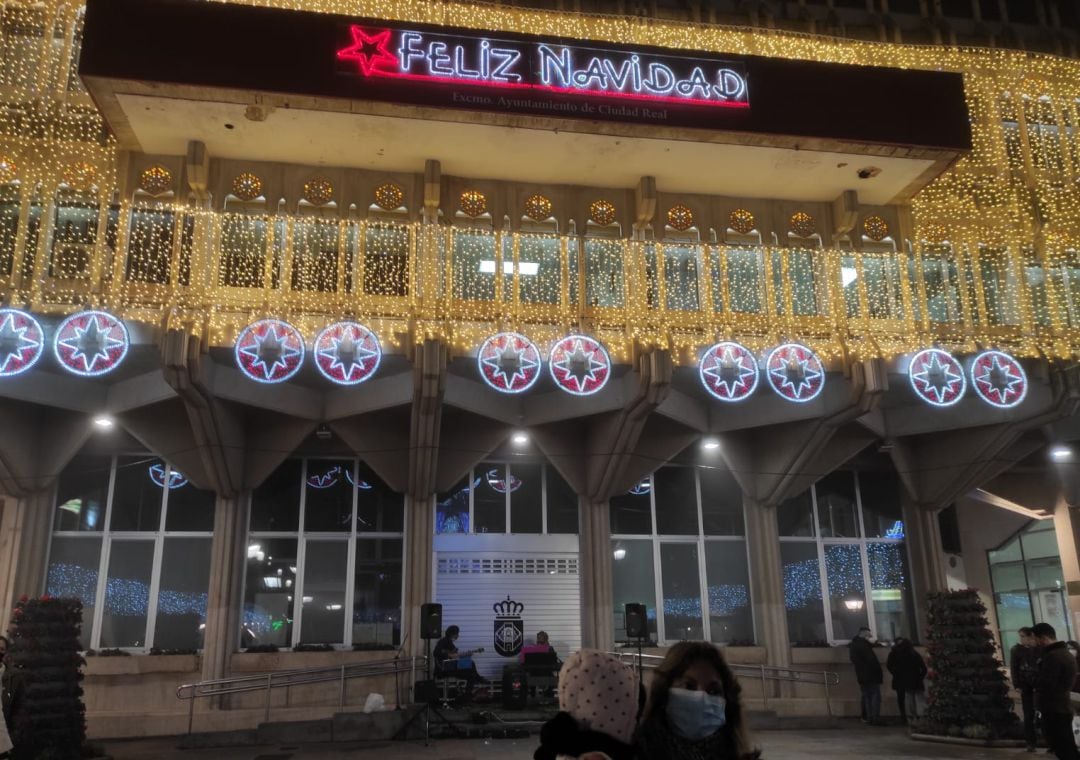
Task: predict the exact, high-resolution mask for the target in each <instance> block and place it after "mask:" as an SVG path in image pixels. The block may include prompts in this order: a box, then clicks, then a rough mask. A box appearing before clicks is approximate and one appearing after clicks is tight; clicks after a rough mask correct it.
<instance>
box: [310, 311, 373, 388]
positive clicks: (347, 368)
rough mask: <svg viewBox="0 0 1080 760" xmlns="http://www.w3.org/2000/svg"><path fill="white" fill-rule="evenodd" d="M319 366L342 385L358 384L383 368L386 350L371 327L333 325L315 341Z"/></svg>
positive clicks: (330, 378) (316, 362) (340, 323)
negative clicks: (380, 366) (383, 353)
mask: <svg viewBox="0 0 1080 760" xmlns="http://www.w3.org/2000/svg"><path fill="white" fill-rule="evenodd" d="M314 351H315V366H316V367H317V368H318V370H319V372H321V373H322V375H323V377H325V378H326V379H327V380H331V381H333V382H335V383H338V384H339V385H356V384H358V383H362V382H364V381H365V380H367V379H369V378H370V377H371V376H372V375H374V374H375V371H376V370H377V369H378V368H379V362H380V361H381V360H382V348H381V347H380V346H379V339H378V338H376V337H375V333H373V332H372V331H371V330H369V329H368V328H366V327H364V326H363V325H360V324H357V323H356V322H338V323H337V324H333V325H330V326H329V327H327V328H326V329H325V330H323V331H322V332H321V333H319V336H318V337H317V338H315V349H314Z"/></svg>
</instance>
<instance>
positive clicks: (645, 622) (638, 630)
mask: <svg viewBox="0 0 1080 760" xmlns="http://www.w3.org/2000/svg"><path fill="white" fill-rule="evenodd" d="M623 622H624V627H625V628H626V638H628V639H637V677H638V687H639V688H643V687H644V685H645V682H644V681H643V680H642V678H641V659H642V657H641V646H642V642H643V641H644V640H645V639H646V638H648V636H649V618H648V615H647V613H646V612H645V605H644V604H639V603H637V602H629V603H627V605H626V606H625V608H624V610H623Z"/></svg>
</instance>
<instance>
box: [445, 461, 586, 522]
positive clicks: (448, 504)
mask: <svg viewBox="0 0 1080 760" xmlns="http://www.w3.org/2000/svg"><path fill="white" fill-rule="evenodd" d="M435 532H436V533H438V534H446V533H517V534H542V533H547V534H551V533H577V532H578V503H577V494H576V493H574V489H573V488H571V487H570V484H569V483H567V482H566V481H565V480H563V478H562V476H561V475H559V473H558V471H557V470H556V469H555V468H554V467H552V466H551V465H549V464H545V463H540V462H514V463H510V464H507V463H506V462H481V463H480V464H478V465H476V467H475V468H474V469H473V470H472V472H471V473H470V474H469V477H467V478H463V479H462V480H461V481H459V482H458V483H457V484H455V485H454V487H453V488H451V489H450V490H449V491H446V492H443V493H440V494H437V495H436V497H435Z"/></svg>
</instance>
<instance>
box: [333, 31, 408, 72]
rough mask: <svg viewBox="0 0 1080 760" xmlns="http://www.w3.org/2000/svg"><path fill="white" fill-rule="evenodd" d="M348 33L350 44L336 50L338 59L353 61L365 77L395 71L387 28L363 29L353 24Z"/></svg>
mask: <svg viewBox="0 0 1080 760" xmlns="http://www.w3.org/2000/svg"><path fill="white" fill-rule="evenodd" d="M349 34H351V35H352V44H351V45H349V46H348V47H343V48H341V50H339V51H337V57H338V60H339V61H355V62H356V65H357V66H358V67H359V69H360V73H361V74H363V75H364V76H366V77H369V76H371V75H372V74H380V73H396V72H397V69H398V59H397V56H396V55H394V54H393V53H391V52H390V50H389V45H390V30H389V29H364V28H363V27H360V26H357V25H356V24H353V25H352V26H350V27H349Z"/></svg>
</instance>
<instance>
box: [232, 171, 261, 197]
mask: <svg viewBox="0 0 1080 760" xmlns="http://www.w3.org/2000/svg"><path fill="white" fill-rule="evenodd" d="M262 188H263V184H262V180H261V179H259V178H258V177H256V176H255V175H254V174H252V173H251V172H243V173H241V174H237V175H236V176H235V177H233V181H232V194H233V195H235V196H236V197H237V198H239V199H240V200H242V201H253V200H255V199H256V198H258V197H259V196H260V195H262Z"/></svg>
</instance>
